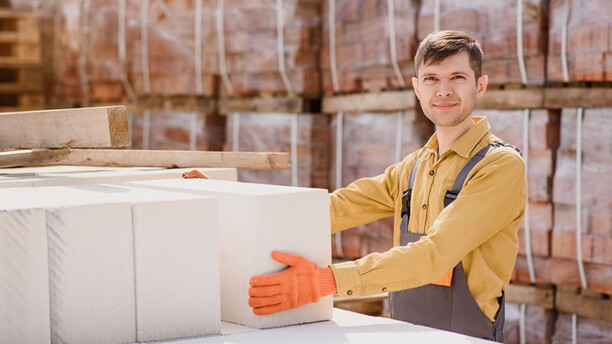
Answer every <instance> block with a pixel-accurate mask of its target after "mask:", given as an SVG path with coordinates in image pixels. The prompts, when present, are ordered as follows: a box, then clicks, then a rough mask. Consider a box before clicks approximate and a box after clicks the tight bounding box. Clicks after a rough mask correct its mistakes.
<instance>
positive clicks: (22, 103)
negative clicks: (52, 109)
mask: <svg viewBox="0 0 612 344" xmlns="http://www.w3.org/2000/svg"><path fill="white" fill-rule="evenodd" d="M44 108H45V96H44V94H42V93H19V92H2V93H0V112H6V111H29V110H40V109H44Z"/></svg>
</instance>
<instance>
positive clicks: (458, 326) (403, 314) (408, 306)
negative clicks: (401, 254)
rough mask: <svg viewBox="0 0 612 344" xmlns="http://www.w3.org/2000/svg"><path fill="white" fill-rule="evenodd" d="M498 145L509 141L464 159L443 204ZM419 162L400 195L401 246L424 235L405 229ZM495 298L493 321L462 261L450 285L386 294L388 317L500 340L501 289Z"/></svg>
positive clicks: (454, 270)
mask: <svg viewBox="0 0 612 344" xmlns="http://www.w3.org/2000/svg"><path fill="white" fill-rule="evenodd" d="M500 146H509V145H507V144H505V143H502V142H493V143H490V144H489V145H488V146H486V147H484V148H483V149H481V150H480V151H479V152H478V153H477V154H476V155H475V156H474V157H472V159H470V160H469V161H468V162H467V164H466V165H465V166H464V167H463V169H462V170H461V172H459V175H458V176H457V178H456V179H455V183H454V184H453V188H452V189H451V190H449V191H447V192H446V195H445V197H444V207H447V206H448V205H449V204H451V203H452V202H453V201H454V200H455V199H456V198H457V195H458V194H459V192H460V191H461V188H462V187H463V183H464V181H465V179H466V177H467V175H468V173H469V172H470V170H471V169H472V168H473V167H474V166H475V165H476V164H477V163H478V162H479V161H481V160H482V159H483V158H484V157H485V155H486V154H487V153H488V152H489V151H490V150H492V149H493V148H495V147H500ZM509 147H512V146H509ZM512 148H514V147H512ZM515 149H516V148H515ZM517 151H518V149H517ZM519 153H520V152H519ZM420 162H421V159H419V160H418V161H417V162H416V164H415V165H414V168H413V169H412V172H411V174H410V181H409V185H408V190H407V191H406V192H405V193H404V195H403V197H402V222H401V225H400V230H401V236H400V244H401V245H402V246H405V245H408V243H411V242H415V241H418V240H419V239H420V238H421V236H423V235H425V234H417V233H410V232H408V220H409V218H410V198H411V195H412V187H413V185H414V179H415V176H416V174H417V170H418V168H419V164H420ZM498 301H499V304H500V307H499V310H498V311H497V315H496V317H495V322H493V323H492V322H491V320H490V319H489V318H488V317H487V316H486V315H485V314H484V313H483V312H482V310H481V309H480V307H479V306H478V304H477V303H476V301H475V300H474V297H473V296H472V293H471V292H470V289H469V287H468V284H467V278H466V276H465V271H464V270H463V265H462V264H461V262H459V264H457V265H456V266H455V267H454V268H453V277H452V280H451V285H450V286H449V287H446V286H440V285H435V284H428V285H425V286H421V287H418V288H413V289H406V290H401V291H397V292H392V293H390V295H389V305H390V308H391V318H393V319H397V320H402V321H407V322H410V323H413V324H417V325H424V326H429V327H433V328H437V329H441V330H446V331H452V332H457V333H461V334H465V335H469V336H473V337H478V338H483V339H488V340H493V341H498V342H503V333H502V331H503V327H504V318H505V316H504V313H505V311H504V309H505V307H504V305H505V302H504V293H503V292H502V296H501V297H499V300H498Z"/></svg>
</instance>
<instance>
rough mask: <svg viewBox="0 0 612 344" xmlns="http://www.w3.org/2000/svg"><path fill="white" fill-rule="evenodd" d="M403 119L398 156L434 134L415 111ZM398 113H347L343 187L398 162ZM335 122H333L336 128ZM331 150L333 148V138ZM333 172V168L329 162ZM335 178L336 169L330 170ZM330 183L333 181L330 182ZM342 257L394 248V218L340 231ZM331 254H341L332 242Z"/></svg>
mask: <svg viewBox="0 0 612 344" xmlns="http://www.w3.org/2000/svg"><path fill="white" fill-rule="evenodd" d="M403 116H404V117H403V121H402V144H401V154H400V155H401V159H403V158H405V157H406V155H408V154H410V153H412V152H414V151H415V150H417V149H418V148H419V147H421V146H422V145H423V144H424V143H425V142H426V141H427V139H428V138H429V136H430V135H431V134H432V133H433V128H432V127H431V125H430V124H429V122H428V121H427V120H424V119H423V117H422V116H421V115H419V114H418V113H417V112H416V111H412V110H411V111H404V115H403ZM397 121H398V114H384V113H347V114H345V115H344V120H343V124H342V126H343V134H342V137H343V144H342V172H341V173H342V177H341V183H342V186H346V185H348V184H350V183H352V182H354V181H355V180H357V179H359V178H364V177H374V176H376V175H379V174H381V173H384V171H385V169H386V168H387V167H389V166H390V165H392V164H395V163H397V162H399V161H396V160H395V150H394V148H393V147H395V146H396V127H397V126H398V122H397ZM336 123H337V122H336V121H334V123H332V127H334V129H332V130H333V132H334V133H335V132H336V130H335V127H336V125H337V124H336ZM332 142H333V143H334V144H332V147H333V151H334V152H335V151H336V149H337V148H338V147H336V145H335V142H336V140H335V139H334V140H333V141H332ZM333 162H335V159H334V160H333ZM331 166H332V171H335V170H336V165H335V163H332V165H331ZM332 180H335V172H332ZM332 185H333V184H332ZM341 236H342V258H350V259H354V258H360V257H362V256H364V255H366V254H368V253H371V252H384V251H387V250H389V249H390V248H391V247H393V218H392V217H389V218H384V219H381V220H378V221H375V222H372V223H370V224H366V225H363V226H358V227H355V228H351V229H347V230H345V231H343V232H342V234H341ZM332 253H333V254H334V255H335V256H340V252H337V250H336V247H335V245H332Z"/></svg>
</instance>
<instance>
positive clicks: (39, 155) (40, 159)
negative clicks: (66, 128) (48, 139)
mask: <svg viewBox="0 0 612 344" xmlns="http://www.w3.org/2000/svg"><path fill="white" fill-rule="evenodd" d="M68 154H70V152H69V151H68V149H44V148H42V149H27V150H18V151H7V152H0V168H6V167H19V166H43V165H53V164H54V163H55V162H57V161H61V160H62V159H64V158H65V157H67V156H68ZM56 165H57V164H56Z"/></svg>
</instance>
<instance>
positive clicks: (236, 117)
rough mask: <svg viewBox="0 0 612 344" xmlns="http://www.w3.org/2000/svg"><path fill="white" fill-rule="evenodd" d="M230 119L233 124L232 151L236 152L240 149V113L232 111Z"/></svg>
mask: <svg viewBox="0 0 612 344" xmlns="http://www.w3.org/2000/svg"><path fill="white" fill-rule="evenodd" d="M232 121H233V124H234V127H233V130H232V151H234V152H238V151H239V150H240V145H239V140H240V113H234V114H233V118H232Z"/></svg>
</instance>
